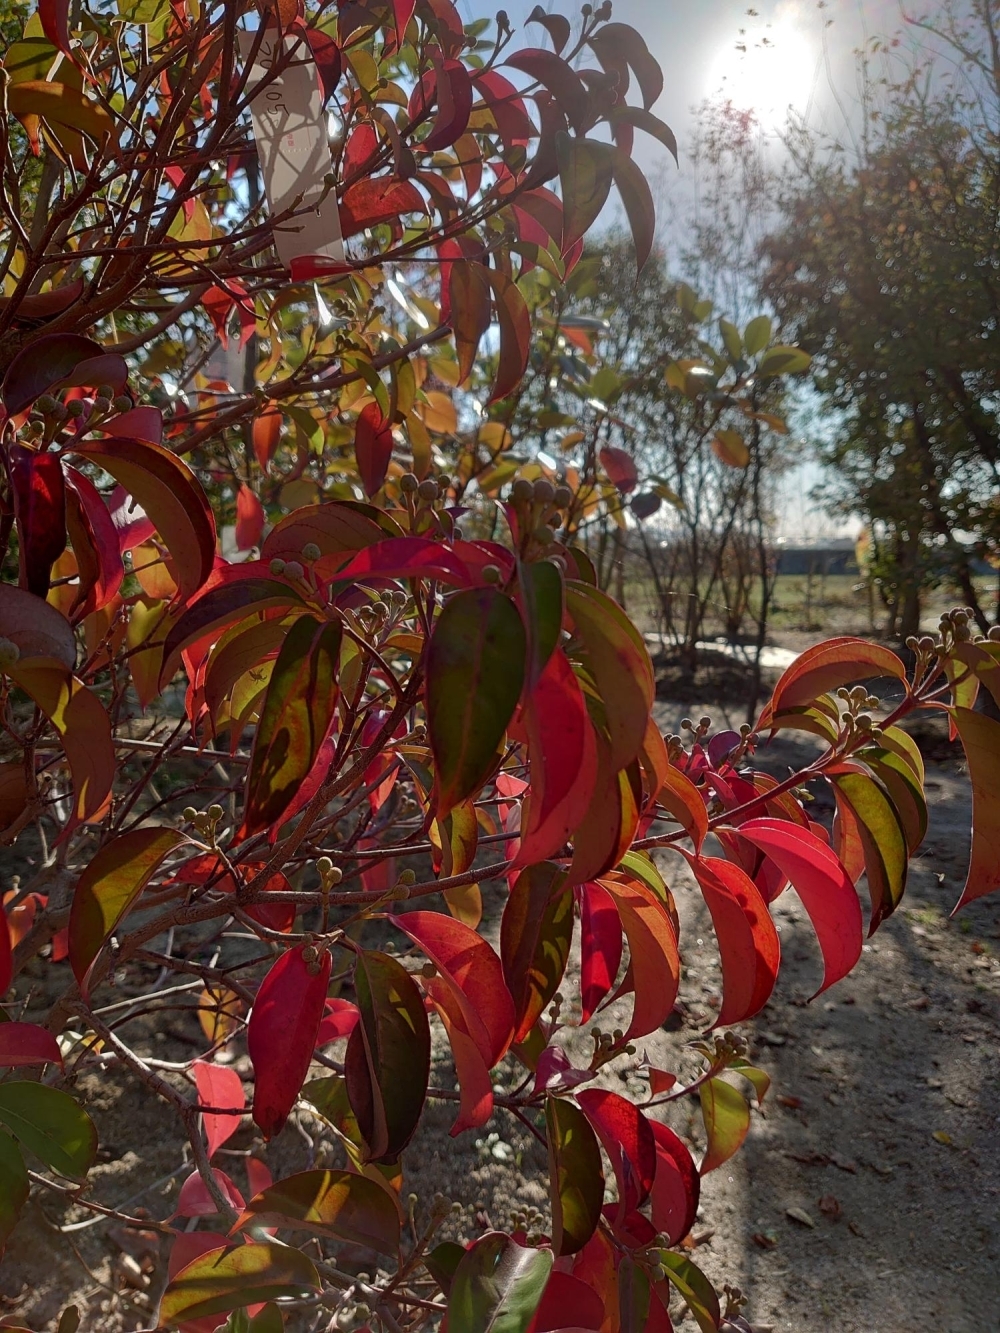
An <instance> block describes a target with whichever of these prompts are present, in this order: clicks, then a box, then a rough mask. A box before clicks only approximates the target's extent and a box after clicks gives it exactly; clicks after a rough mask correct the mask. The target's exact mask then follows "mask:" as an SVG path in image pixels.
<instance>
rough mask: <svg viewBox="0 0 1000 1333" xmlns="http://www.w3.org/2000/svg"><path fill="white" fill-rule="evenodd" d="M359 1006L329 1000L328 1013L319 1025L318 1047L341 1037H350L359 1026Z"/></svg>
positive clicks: (346, 1001)
mask: <svg viewBox="0 0 1000 1333" xmlns="http://www.w3.org/2000/svg"><path fill="white" fill-rule="evenodd" d="M359 1016H360V1015H359V1014H358V1006H357V1005H356V1004H351V1002H350V1000H327V1002H326V1012H325V1013H324V1015H323V1021H322V1022H321V1023H320V1025H319V1033H318V1035H317V1037H316V1045H317V1046H326V1045H327V1044H328V1043H329V1042H331V1041H337V1040H338V1039H339V1038H340V1037H349V1036H350V1035H351V1033H352V1032H353V1031H354V1029H355V1027H356V1026H357V1022H358V1018H359Z"/></svg>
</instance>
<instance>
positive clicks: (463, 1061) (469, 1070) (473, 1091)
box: [423, 977, 493, 1137]
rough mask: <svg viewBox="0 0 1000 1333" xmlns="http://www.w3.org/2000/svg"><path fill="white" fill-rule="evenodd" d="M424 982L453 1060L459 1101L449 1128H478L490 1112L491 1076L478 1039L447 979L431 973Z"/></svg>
mask: <svg viewBox="0 0 1000 1333" xmlns="http://www.w3.org/2000/svg"><path fill="white" fill-rule="evenodd" d="M423 986H424V990H425V991H426V992H427V996H428V998H429V999H430V1001H431V1002H432V1004H433V1005H434V1008H435V1009H436V1010H437V1012H438V1015H439V1017H440V1019H441V1022H442V1023H443V1024H444V1030H445V1032H446V1033H447V1034H448V1041H449V1043H450V1045H451V1053H452V1057H453V1058H454V1061H455V1073H456V1075H457V1076H458V1086H459V1090H460V1092H461V1101H460V1102H459V1111H458V1115H457V1116H456V1117H455V1123H454V1124H453V1125H452V1127H451V1129H450V1130H449V1133H450V1134H451V1135H452V1137H454V1136H455V1135H456V1134H461V1133H462V1132H463V1131H464V1130H466V1129H479V1128H481V1126H483V1125H485V1124H486V1122H487V1120H489V1118H490V1116H491V1115H492V1114H493V1080H492V1079H491V1078H490V1071H489V1066H488V1065H487V1063H486V1061H485V1060H484V1059H483V1055H482V1050H481V1041H480V1040H478V1039H477V1036H474V1035H473V1034H472V1032H470V1029H469V1021H470V1020H469V1014H468V1012H467V1007H466V1006H464V1005H463V1004H462V1002H461V1000H460V999H459V998H458V995H457V993H456V991H455V990H454V989H453V988H452V987H451V986H449V985H448V983H447V982H446V981H442V980H440V979H439V978H433V977H432V978H427V979H426V980H425V981H424V982H423ZM477 1035H478V1034H477Z"/></svg>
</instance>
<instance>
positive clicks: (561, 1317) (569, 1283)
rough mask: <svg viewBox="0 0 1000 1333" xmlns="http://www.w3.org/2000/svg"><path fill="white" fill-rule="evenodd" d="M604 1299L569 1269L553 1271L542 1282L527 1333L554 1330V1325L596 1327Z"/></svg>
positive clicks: (577, 1327) (601, 1317)
mask: <svg viewBox="0 0 1000 1333" xmlns="http://www.w3.org/2000/svg"><path fill="white" fill-rule="evenodd" d="M603 1321H604V1302H603V1301H602V1300H601V1298H600V1296H598V1294H597V1292H596V1291H594V1289H593V1287H591V1286H588V1285H587V1283H586V1282H581V1281H580V1279H579V1278H578V1277H573V1276H572V1274H570V1273H561V1272H558V1271H556V1272H553V1273H552V1274H551V1275H550V1277H549V1280H548V1282H547V1283H546V1285H545V1290H544V1292H543V1293H542V1299H541V1301H540V1302H539V1305H538V1309H537V1310H536V1311H535V1317H534V1319H532V1321H531V1323H530V1324H529V1325H528V1333H555V1330H557V1329H563V1328H566V1329H569V1328H572V1329H580V1328H590V1329H599V1328H600V1327H601V1324H602V1323H603Z"/></svg>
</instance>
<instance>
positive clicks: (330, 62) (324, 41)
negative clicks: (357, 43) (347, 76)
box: [306, 24, 343, 103]
mask: <svg viewBox="0 0 1000 1333" xmlns="http://www.w3.org/2000/svg"><path fill="white" fill-rule="evenodd" d="M306 41H307V42H308V43H309V48H310V50H311V51H312V56H313V60H314V61H315V62H316V69H317V72H318V73H319V81H320V86H321V88H322V89H323V101H324V103H326V102H328V101H329V100H330V98H331V97H332V96H333V94H334V93H335V92H336V91H337V84H338V83H339V82H340V76H341V74H342V73H343V61H342V59H341V55H340V47H339V46H338V45H337V43H336V42H335V41H334V40H333V38H332V37H331V36H330V34H329V33H327V32H324V31H323V29H322V28H315V27H313V26H312V25H311V24H310V25H309V26H308V27H307V28H306Z"/></svg>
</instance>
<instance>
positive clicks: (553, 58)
mask: <svg viewBox="0 0 1000 1333" xmlns="http://www.w3.org/2000/svg"><path fill="white" fill-rule="evenodd" d="M505 63H506V64H507V65H510V66H511V67H512V68H514V69H519V70H520V71H521V72H522V73H523V74H527V75H529V76H530V77H531V78H532V79H535V80H537V81H538V82H539V83H541V84H544V86H545V87H546V88H547V89H548V90H549V92H550V93H551V94H552V96H553V97H554V98H555V99H556V101H557V102H558V104H559V109H560V110H561V111H562V112H563V113H564V114H565V116H566V118H567V120H568V121H569V122H570V124H571V125H572V126H573V128H574V129H575V130H577V131H580V130H582V129H583V127H584V125H585V124H586V121H587V119H588V118H589V116H590V94H589V93H588V92H587V88H586V85H585V84H584V83H583V81H582V79H581V78H580V76H579V74H577V72H576V70H574V69H573V68H572V67H571V66H570V65H568V64H567V63H566V61H565V60H563V59H562V58H561V57H560V56H557V55H556V54H555V53H554V52H552V51H545V50H543V49H542V48H541V47H532V46H529V47H525V48H524V49H523V50H521V51H515V52H514V54H513V55H511V56H508V57H507V60H506V62H505Z"/></svg>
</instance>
